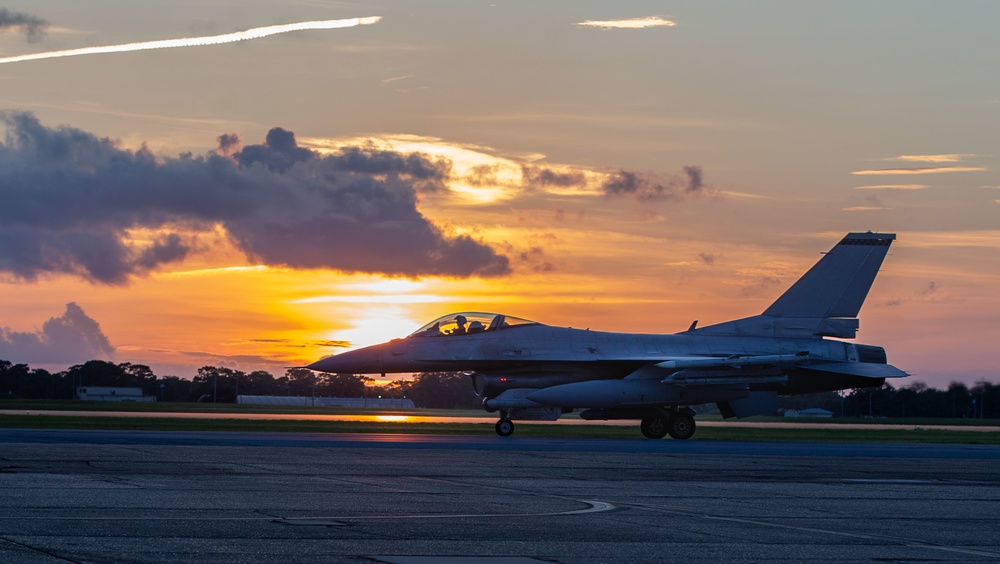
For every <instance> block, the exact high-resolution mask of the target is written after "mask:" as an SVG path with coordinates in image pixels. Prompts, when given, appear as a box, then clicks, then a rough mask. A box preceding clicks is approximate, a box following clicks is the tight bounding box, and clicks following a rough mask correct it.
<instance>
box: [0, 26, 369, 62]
mask: <svg viewBox="0 0 1000 564" xmlns="http://www.w3.org/2000/svg"><path fill="white" fill-rule="evenodd" d="M381 19H382V17H381V16H369V17H364V18H348V19H341V20H320V21H310V22H298V23H290V24H281V25H271V26H266V27H255V28H251V29H247V30H244V31H236V32H233V33H225V34H222V35H210V36H204V37H185V38H180V39H160V40H156V41H142V42H137V43H124V44H121V45H104V46H100V47H82V48H79V49H66V50H62V51H47V52H44V53H30V54H27V55H15V56H13V57H2V58H0V64H5V63H19V62H24V61H37V60H40V59H55V58H60V57H78V56H80V55H100V54H106V53H126V52H130V51H147V50H150V49H171V48H175V47H199V46H204V45H221V44H223V43H235V42H237V41H247V40H250V39H260V38H262V37H269V36H271V35H278V34H281V33H290V32H293V31H305V30H312V29H341V28H347V27H356V26H359V25H371V24H374V23H378V21H379V20H381Z"/></svg>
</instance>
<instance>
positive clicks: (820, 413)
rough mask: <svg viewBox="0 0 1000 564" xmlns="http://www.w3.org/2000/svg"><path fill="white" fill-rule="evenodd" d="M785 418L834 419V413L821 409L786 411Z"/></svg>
mask: <svg viewBox="0 0 1000 564" xmlns="http://www.w3.org/2000/svg"><path fill="white" fill-rule="evenodd" d="M785 417H817V418H822V417H833V412H832V411H827V410H825V409H821V408H819V407H810V408H809V409H801V410H798V409H789V410H786V411H785Z"/></svg>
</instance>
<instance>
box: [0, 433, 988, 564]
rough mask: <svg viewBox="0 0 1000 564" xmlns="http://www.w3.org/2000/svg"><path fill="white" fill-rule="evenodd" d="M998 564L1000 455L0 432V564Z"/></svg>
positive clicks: (967, 449) (918, 448) (940, 449)
mask: <svg viewBox="0 0 1000 564" xmlns="http://www.w3.org/2000/svg"><path fill="white" fill-rule="evenodd" d="M998 559H1000V447H996V446H974V445H912V444H884V445H878V444H868V443H866V444H843V443H755V442H717V441H699V440H690V441H671V440H662V441H651V440H607V439H544V438H531V437H524V438H518V437H509V438H506V439H502V438H499V437H478V436H477V437H471V436H470V437H463V436H458V437H456V436H434V435H336V434H284V433H281V434H278V433H274V434H271V433H178V432H149V431H142V432H129V431H42V430H37V431H36V430H14V429H0V562H27V563H31V562H47V563H48V562H180V561H198V562H275V561H279V562H283V563H291V562H366V563H371V562H389V563H392V562H398V563H403V564H406V563H413V564H423V563H429V562H442V563H445V564H457V563H460V562H470V563H477V562H488V563H491V564H507V563H511V564H514V563H525V562H566V563H569V562H601V563H606V562H608V563H609V562H616V563H617V562H675V561H685V562H723V561H725V562H753V561H767V562H775V561H789V562H805V561H811V562H823V561H827V562H914V561H916V562H935V561H955V562H969V561H996V560H998Z"/></svg>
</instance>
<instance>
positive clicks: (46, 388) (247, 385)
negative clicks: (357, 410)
mask: <svg viewBox="0 0 1000 564" xmlns="http://www.w3.org/2000/svg"><path fill="white" fill-rule="evenodd" d="M84 386H111V387H139V388H142V392H143V395H149V396H155V397H156V399H157V401H165V402H197V401H201V402H215V403H235V402H236V396H238V395H255V396H305V397H342V398H363V397H369V398H371V397H391V398H407V399H411V400H413V403H414V405H416V406H417V407H423V408H442V409H453V408H478V407H480V406H481V400H480V399H479V398H478V397H476V395H475V393H474V392H473V391H472V385H471V383H470V382H469V378H468V377H467V376H465V375H463V374H461V373H456V372H425V373H421V374H416V375H414V377H413V379H412V380H392V381H390V382H388V383H387V384H382V385H380V384H377V383H376V381H375V379H373V378H368V377H364V376H359V375H357V374H325V373H316V372H313V371H311V370H308V369H306V368H289V369H288V370H286V371H285V374H284V375H283V376H280V377H278V378H275V377H274V376H273V375H272V374H271V373H269V372H267V371H264V370H255V371H253V372H249V373H247V372H243V371H240V370H234V369H232V368H226V367H219V366H203V367H201V368H199V369H198V372H197V374H196V375H195V376H194V377H193V378H191V379H190V380H188V379H184V378H180V377H178V376H157V375H156V374H154V373H153V371H152V370H151V369H150V367H149V366H146V365H144V364H133V363H130V362H123V363H120V364H114V363H112V362H107V361H103V360H91V361H88V362H85V363H83V364H77V365H75V366H71V367H69V368H68V369H66V370H64V371H62V372H56V373H51V372H48V371H47V370H44V369H40V368H30V367H29V366H28V365H26V364H13V363H11V362H9V361H6V360H0V399H72V398H73V397H74V391H75V389H76V388H78V387H84ZM780 405H781V407H782V408H783V409H806V408H810V407H819V408H822V409H826V410H829V411H832V412H833V413H834V414H836V415H843V416H846V417H953V418H985V419H1000V386H997V385H994V384H991V383H990V382H986V381H981V382H977V383H976V384H975V385H974V386H972V387H971V388H970V387H968V386H966V385H965V384H962V383H960V382H952V383H951V384H950V385H949V386H948V388H947V389H946V390H938V389H935V388H931V387H928V386H927V385H925V384H923V383H921V382H916V383H913V384H911V385H910V386H907V387H905V388H895V387H893V386H892V385H891V384H885V385H883V386H882V387H881V388H858V389H854V390H848V391H846V392H844V393H836V392H829V393H823V394H809V395H806V396H793V397H787V398H780Z"/></svg>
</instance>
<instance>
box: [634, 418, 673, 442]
mask: <svg viewBox="0 0 1000 564" xmlns="http://www.w3.org/2000/svg"><path fill="white" fill-rule="evenodd" d="M639 430H640V431H642V434H643V436H644V437H646V438H647V439H662V438H663V437H665V436H667V432H668V430H669V429H668V425H667V419H666V418H665V417H647V418H645V419H643V420H642V423H640V424H639Z"/></svg>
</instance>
